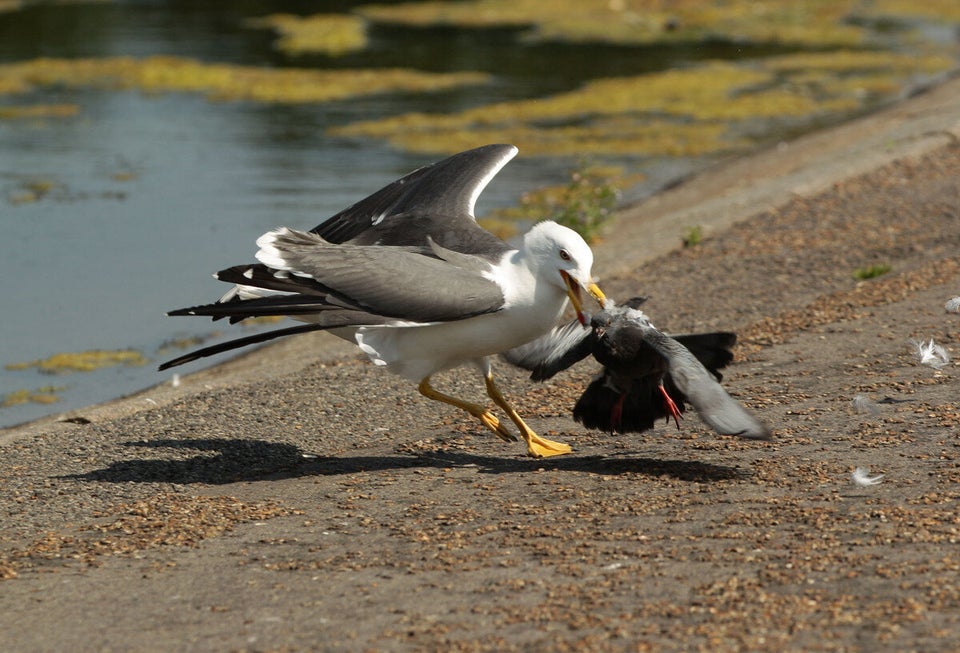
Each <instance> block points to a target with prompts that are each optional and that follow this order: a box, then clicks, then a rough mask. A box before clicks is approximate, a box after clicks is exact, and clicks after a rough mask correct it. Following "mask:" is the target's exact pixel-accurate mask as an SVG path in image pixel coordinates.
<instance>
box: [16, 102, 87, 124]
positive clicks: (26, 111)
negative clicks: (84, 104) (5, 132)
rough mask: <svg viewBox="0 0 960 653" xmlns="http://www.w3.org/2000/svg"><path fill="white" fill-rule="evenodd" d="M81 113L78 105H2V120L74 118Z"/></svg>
mask: <svg viewBox="0 0 960 653" xmlns="http://www.w3.org/2000/svg"><path fill="white" fill-rule="evenodd" d="M79 113H80V107H79V106H78V105H76V104H27V105H7V106H2V105H0V120H41V119H44V118H72V117H73V116H76V115H78V114H79Z"/></svg>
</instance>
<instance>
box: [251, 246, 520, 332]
mask: <svg viewBox="0 0 960 653" xmlns="http://www.w3.org/2000/svg"><path fill="white" fill-rule="evenodd" d="M257 242H258V244H260V246H261V249H260V251H259V252H257V258H259V259H260V261H261V262H262V263H264V264H266V265H267V267H269V268H272V269H274V270H278V271H281V272H288V273H289V275H290V277H289V278H290V280H291V281H292V280H302V282H303V283H304V284H305V285H307V286H309V287H310V288H311V289H312V290H313V292H314V293H315V292H316V291H315V288H316V287H317V286H319V287H320V288H323V289H326V290H327V291H329V293H330V294H332V295H333V296H334V297H336V298H337V299H338V300H339V301H340V302H342V303H343V304H344V305H349V306H352V307H354V308H358V309H360V310H363V311H368V312H370V313H373V314H376V315H382V316H388V317H393V318H397V319H402V320H410V321H413V322H437V321H447V320H459V319H463V318H467V317H472V316H474V315H480V314H483V313H491V312H494V311H498V310H500V309H501V308H502V306H503V292H502V291H501V289H500V286H499V285H497V283H496V282H495V281H493V280H491V279H489V278H487V277H486V276H484V275H481V274H479V273H478V271H477V270H478V268H480V267H481V266H485V265H486V263H485V262H484V261H482V260H481V259H477V258H476V257H471V256H462V257H455V256H450V259H451V260H445V259H442V258H438V256H441V255H443V254H444V251H443V249H442V248H434V249H433V250H431V253H432V254H433V255H432V256H427V255H424V254H421V253H419V252H417V251H413V250H410V249H407V248H402V247H364V246H357V245H334V244H331V243H328V242H326V241H325V240H323V239H322V238H320V237H319V236H317V235H315V234H312V233H309V232H304V231H296V230H293V229H287V228H284V229H279V230H277V231H273V232H270V233H269V234H266V235H264V236H263V237H261V240H259V241H257ZM487 267H488V269H489V266H487ZM437 279H442V280H443V283H442V284H440V283H432V282H433V281H434V280H437ZM425 288H426V289H427V291H426V292H425Z"/></svg>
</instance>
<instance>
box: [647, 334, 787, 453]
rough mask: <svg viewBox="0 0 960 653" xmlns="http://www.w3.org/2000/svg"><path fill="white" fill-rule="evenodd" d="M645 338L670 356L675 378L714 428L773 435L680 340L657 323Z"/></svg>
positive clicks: (743, 434) (754, 435) (724, 431)
mask: <svg viewBox="0 0 960 653" xmlns="http://www.w3.org/2000/svg"><path fill="white" fill-rule="evenodd" d="M643 331H644V339H645V340H646V342H647V343H648V344H650V346H652V347H653V348H654V349H656V350H657V351H658V352H660V353H661V354H662V355H663V357H664V358H666V359H667V362H668V365H669V375H670V379H671V381H673V383H674V384H675V385H676V387H677V389H678V390H679V391H680V392H682V393H683V394H684V395H685V396H686V398H687V401H689V403H690V404H691V405H692V406H693V407H694V409H695V410H696V411H697V415H699V416H700V419H702V420H703V421H704V422H705V423H706V424H707V425H708V426H710V428H712V429H713V430H714V431H716V432H717V433H720V434H723V435H736V436H739V437H741V438H753V439H758V440H768V439H770V437H771V435H770V431H769V429H767V427H766V426H764V425H763V424H762V423H761V422H759V421H758V420H757V419H756V418H755V417H754V416H753V415H751V414H750V413H749V412H747V410H746V409H745V408H744V407H743V406H741V405H740V403H739V402H737V401H736V400H735V399H733V397H731V396H730V395H729V394H727V391H726V390H724V389H723V386H721V385H720V384H719V383H717V381H716V379H715V378H714V376H713V375H712V374H711V373H710V372H709V371H708V370H707V369H706V368H705V367H704V366H703V365H702V364H701V363H700V361H698V360H697V358H696V356H694V355H693V354H692V353H690V351H689V350H688V349H687V348H686V347H684V346H683V345H681V344H680V343H679V342H677V341H676V340H674V339H673V338H671V337H670V336H668V335H666V334H664V333H663V332H661V331H659V330H658V329H655V328H653V327H644V328H643Z"/></svg>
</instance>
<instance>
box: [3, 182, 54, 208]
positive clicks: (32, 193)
mask: <svg viewBox="0 0 960 653" xmlns="http://www.w3.org/2000/svg"><path fill="white" fill-rule="evenodd" d="M65 192H66V187H65V186H64V185H63V184H61V183H59V182H57V181H54V180H52V179H26V180H23V181H21V182H20V184H19V185H18V186H17V188H15V189H13V190H11V191H9V192H8V193H7V201H8V202H10V203H11V204H28V203H30V202H37V201H39V200H42V199H44V198H45V197H49V196H50V195H51V194H54V193H57V194H63V193H65Z"/></svg>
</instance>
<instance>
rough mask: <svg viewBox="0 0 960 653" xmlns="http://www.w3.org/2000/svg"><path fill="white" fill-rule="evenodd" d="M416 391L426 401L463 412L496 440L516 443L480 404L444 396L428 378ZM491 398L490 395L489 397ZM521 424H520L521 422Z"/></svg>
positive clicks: (514, 438) (498, 421) (513, 436)
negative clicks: (439, 403) (486, 429)
mask: <svg viewBox="0 0 960 653" xmlns="http://www.w3.org/2000/svg"><path fill="white" fill-rule="evenodd" d="M417 390H419V391H420V394H422V395H423V396H424V397H426V398H428V399H433V400H434V401H442V402H443V403H445V404H450V405H451V406H456V407H457V408H460V409H461V410H465V411H467V412H468V413H470V414H471V415H473V416H474V417H476V418H477V419H479V420H480V421H481V422H483V425H484V426H486V427H487V428H488V429H490V430H491V431H493V432H494V433H495V434H496V436H497V437H498V438H500V439H501V440H505V441H507V442H516V441H517V436H515V435H514V434H513V433H511V432H510V431H508V430H507V428H506V427H505V426H504V425H503V424H501V423H500V420H499V419H497V417H496V415H494V414H493V413H491V412H490V411H489V410H487V409H486V408H484V407H483V406H481V405H480V404H474V403H471V402H469V401H464V400H462V399H457V398H456V397H451V396H450V395H447V394H444V393H442V392H440V391H439V390H437V389H436V388H434V387H433V386H432V385H430V377H429V376H428V377H425V378H424V379H423V380H422V381H420V385H418V386H417ZM491 396H492V395H491ZM518 419H519V418H518ZM521 424H522V422H521Z"/></svg>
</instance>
